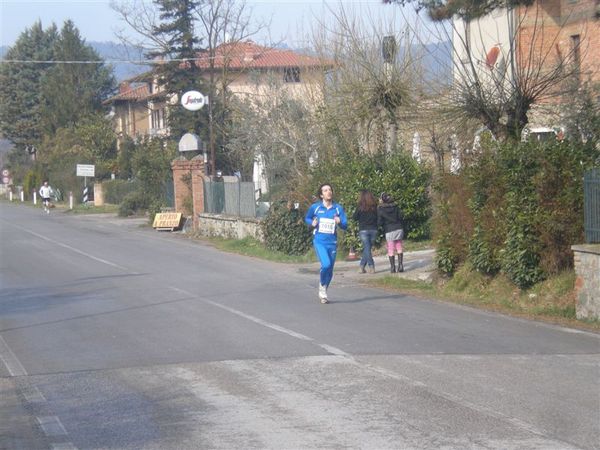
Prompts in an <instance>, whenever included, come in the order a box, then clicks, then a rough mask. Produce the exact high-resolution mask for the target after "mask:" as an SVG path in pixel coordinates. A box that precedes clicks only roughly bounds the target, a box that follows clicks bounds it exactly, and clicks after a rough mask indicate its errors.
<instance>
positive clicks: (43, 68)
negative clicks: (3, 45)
mask: <svg viewBox="0 0 600 450" xmlns="http://www.w3.org/2000/svg"><path fill="white" fill-rule="evenodd" d="M57 37H58V35H57V31H56V26H55V25H54V24H52V26H50V27H49V28H48V29H47V30H46V31H44V30H43V29H42V24H41V22H36V23H35V24H34V25H33V26H32V27H31V28H29V29H27V30H25V31H24V32H23V33H21V35H20V36H19V38H18V39H17V41H16V43H15V45H14V46H13V47H11V48H10V49H9V50H8V52H7V53H6V56H5V58H4V59H5V62H3V64H0V133H1V134H2V136H3V137H5V138H6V139H9V140H11V141H12V142H14V143H15V144H16V147H15V151H16V152H20V153H23V151H24V148H25V146H31V145H36V146H37V144H38V143H39V142H40V140H41V136H42V131H41V108H40V104H41V99H42V97H41V92H40V85H41V79H42V78H43V76H44V74H45V73H46V72H47V71H48V70H49V68H50V67H51V64H49V63H45V62H43V61H51V60H53V59H54V43H55V41H56V39H57ZM12 61H15V62H12ZM16 61H18V62H16ZM21 61H22V62H21ZM17 159H21V158H17Z"/></svg>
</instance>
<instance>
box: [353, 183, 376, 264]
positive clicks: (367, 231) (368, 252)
mask: <svg viewBox="0 0 600 450" xmlns="http://www.w3.org/2000/svg"><path fill="white" fill-rule="evenodd" d="M352 219H354V220H355V221H356V222H358V237H359V238H360V242H361V243H362V256H361V258H360V273H366V270H365V267H368V269H369V273H375V261H374V260H373V253H372V249H373V245H374V244H375V239H377V199H376V198H375V196H374V195H373V194H372V193H371V192H370V191H368V190H366V189H362V190H361V191H360V194H359V196H358V206H357V207H356V211H354V214H353V215H352Z"/></svg>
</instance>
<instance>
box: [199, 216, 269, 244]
mask: <svg viewBox="0 0 600 450" xmlns="http://www.w3.org/2000/svg"><path fill="white" fill-rule="evenodd" d="M196 216H197V217H196V221H197V226H196V227H195V229H196V231H197V232H198V233H200V235H202V236H207V237H223V238H227V239H244V238H246V237H251V238H254V239H257V240H259V241H261V242H262V241H263V235H262V231H261V228H260V220H259V219H255V218H249V217H233V216H225V215H223V214H208V213H201V214H197V215H196Z"/></svg>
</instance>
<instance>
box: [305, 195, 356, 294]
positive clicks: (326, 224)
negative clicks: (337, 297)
mask: <svg viewBox="0 0 600 450" xmlns="http://www.w3.org/2000/svg"><path fill="white" fill-rule="evenodd" d="M317 195H318V197H319V198H320V200H319V201H317V202H315V203H313V204H312V205H311V206H310V208H308V211H307V212H306V216H305V217H304V222H305V223H306V224H307V225H310V226H312V227H313V228H314V231H313V235H314V236H313V246H314V248H315V253H316V254H317V257H318V258H319V261H320V263H321V271H320V274H319V300H320V301H321V303H328V301H329V300H328V298H327V288H328V287H329V284H330V283H331V279H332V278H333V266H334V265H335V258H336V255H337V234H336V232H337V228H338V227H340V228H341V229H342V230H345V229H346V228H347V227H348V220H347V218H346V212H345V211H344V208H342V205H340V204H338V203H335V202H334V201H333V188H332V187H331V185H330V184H329V183H325V184H322V185H321V186H320V187H319V191H318V193H317Z"/></svg>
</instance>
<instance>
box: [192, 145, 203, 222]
mask: <svg viewBox="0 0 600 450" xmlns="http://www.w3.org/2000/svg"><path fill="white" fill-rule="evenodd" d="M192 162H194V166H193V168H192V202H193V208H194V211H193V213H192V214H193V219H192V220H193V223H194V228H197V226H198V214H201V213H203V212H204V156H203V155H198V156H195V157H194V158H192Z"/></svg>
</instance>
